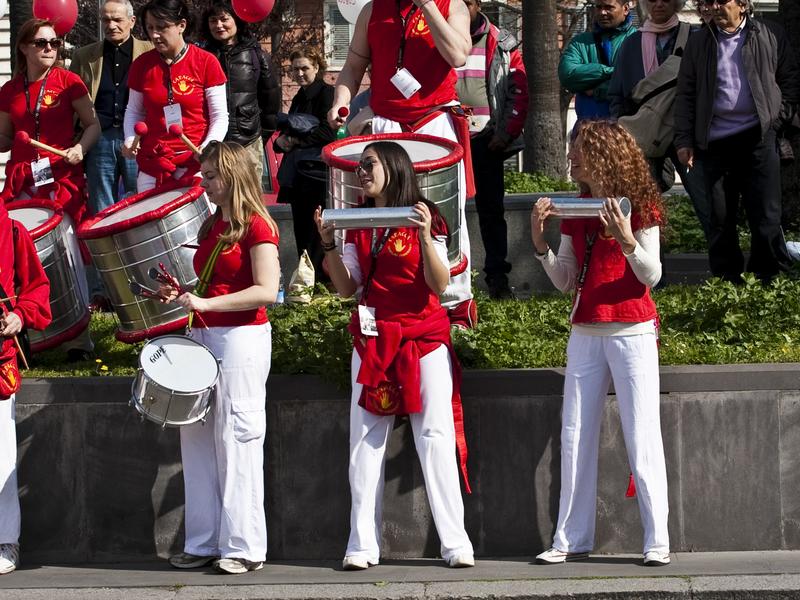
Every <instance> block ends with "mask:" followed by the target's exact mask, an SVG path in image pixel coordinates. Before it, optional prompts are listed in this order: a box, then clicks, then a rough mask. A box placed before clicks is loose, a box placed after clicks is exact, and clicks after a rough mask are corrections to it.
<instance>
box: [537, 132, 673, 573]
mask: <svg viewBox="0 0 800 600" xmlns="http://www.w3.org/2000/svg"><path fill="white" fill-rule="evenodd" d="M569 158H570V161H571V171H570V174H571V175H572V177H573V179H575V180H576V181H577V182H578V183H579V184H580V185H581V186H582V187H584V188H586V189H587V190H588V192H589V194H590V195H591V196H592V197H596V198H607V197H610V198H608V199H607V200H606V201H605V205H604V208H603V209H602V210H601V211H600V212H599V214H598V217H599V218H593V219H574V220H565V221H563V222H562V224H561V242H560V244H559V247H558V255H556V254H554V253H553V251H552V250H550V247H549V246H548V244H547V240H546V239H545V237H544V223H545V221H546V220H547V219H548V218H549V217H550V216H551V215H557V212H554V210H553V205H552V203H551V201H550V199H548V198H541V199H539V200H538V201H537V202H536V205H535V206H534V208H533V212H532V213H531V230H532V233H531V237H532V240H533V244H534V247H535V249H536V256H537V258H538V259H539V260H540V261H541V262H542V266H543V267H544V270H545V272H547V275H548V276H549V277H550V279H551V280H552V281H553V284H554V285H555V286H556V287H557V288H558V289H559V290H561V291H562V292H574V298H575V299H574V302H573V309H572V314H571V315H570V321H572V333H571V334H570V338H569V344H568V345H567V370H566V373H565V374H564V409H563V417H562V427H561V500H560V503H559V509H558V525H557V526H556V532H555V536H554V538H553V546H552V548H550V549H549V550H546V551H544V552H542V553H541V554H539V555H538V556H537V557H536V559H537V562H538V563H541V564H555V563H563V562H565V561H568V560H578V559H583V558H587V556H588V553H589V552H590V551H591V550H592V549H593V547H594V539H595V519H596V512H597V511H596V503H597V458H598V444H599V441H600V424H601V421H602V418H603V407H604V405H605V400H606V396H607V395H608V387H609V384H610V383H611V381H613V382H614V393H615V394H616V397H617V405H618V407H619V415H620V420H621V421H622V431H623V433H624V436H625V446H626V448H627V450H628V459H629V461H630V466H631V471H632V476H633V480H634V482H635V487H636V488H637V489H638V490H639V492H638V494H637V495H638V500H639V512H640V514H641V518H642V526H643V529H644V565H645V566H663V565H666V564H668V563H669V561H670V557H669V532H668V530H667V515H668V512H669V507H668V502H667V500H668V498H667V471H666V466H665V462H664V445H663V443H662V441H661V422H660V416H659V404H660V395H659V371H658V347H657V326H658V313H657V312H656V305H655V303H654V302H653V299H652V298H651V297H650V288H651V287H652V286H654V285H656V284H657V283H658V281H659V279H660V278H661V262H660V259H659V224H660V223H661V222H662V220H663V219H662V214H663V206H662V204H661V194H660V193H659V191H658V188H657V187H656V183H655V181H654V180H653V177H652V176H651V175H650V169H649V168H648V166H647V161H646V159H645V157H644V155H643V154H642V151H641V149H640V148H639V146H638V145H637V143H636V140H634V139H633V137H631V135H630V134H629V133H628V132H627V131H625V129H624V128H623V127H621V126H620V125H618V124H617V123H611V122H607V121H583V122H582V123H580V124H579V125H578V126H577V137H576V138H575V141H574V143H573V144H572V146H571V148H570V154H569ZM619 196H627V197H629V198H630V200H631V204H632V211H631V214H630V215H628V216H625V215H624V214H623V212H622V211H621V209H620V206H619V203H618V202H617V200H616V199H614V198H615V197H619Z"/></svg>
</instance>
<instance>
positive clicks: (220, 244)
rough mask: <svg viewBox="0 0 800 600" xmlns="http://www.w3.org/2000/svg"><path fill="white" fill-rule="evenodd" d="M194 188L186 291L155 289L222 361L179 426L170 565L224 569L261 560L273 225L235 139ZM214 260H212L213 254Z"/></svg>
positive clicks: (205, 163) (205, 165) (208, 158)
mask: <svg viewBox="0 0 800 600" xmlns="http://www.w3.org/2000/svg"><path fill="white" fill-rule="evenodd" d="M200 169H201V172H202V174H203V181H202V184H201V185H202V186H203V187H204V188H205V191H206V194H208V198H209V200H210V201H211V202H212V203H213V204H215V205H216V206H217V210H216V212H215V213H214V214H213V215H212V216H210V217H209V218H208V219H207V220H206V222H205V223H204V224H203V226H202V227H201V229H200V233H199V235H198V239H199V244H200V247H199V248H198V250H197V253H196V254H195V257H194V268H195V271H196V272H197V273H198V275H199V277H200V280H199V283H198V286H197V287H196V288H195V290H194V291H193V292H183V293H179V290H176V289H175V288H173V287H170V286H166V285H164V286H161V289H160V294H161V295H162V297H164V298H165V300H164V301H166V302H169V301H175V302H177V303H178V304H180V305H181V306H183V307H184V308H186V309H187V310H190V311H193V313H194V318H193V323H194V328H193V329H192V331H191V336H192V338H193V339H195V340H196V341H198V342H200V343H202V344H205V345H206V346H207V347H208V348H209V349H210V350H211V352H212V353H213V354H214V356H216V358H217V359H219V360H220V361H221V363H220V377H219V381H218V383H217V394H216V400H215V402H214V404H213V406H212V409H211V412H210V413H209V417H208V419H207V422H206V423H205V425H204V424H202V423H195V424H192V425H186V426H184V427H181V431H180V435H181V456H182V459H183V474H184V482H185V488H186V542H185V545H184V551H183V552H181V553H180V554H177V555H175V556H173V557H172V558H170V564H171V565H172V566H173V567H176V568H178V569H191V568H195V567H202V566H205V565H208V564H210V563H212V562H214V563H215V566H216V568H217V569H218V570H219V571H221V572H223V573H245V572H247V571H255V570H258V569H260V568H261V567H262V566H263V562H264V559H265V558H266V553H267V525H266V520H265V515H264V437H265V435H266V427H267V422H266V410H265V402H266V382H267V375H268V374H269V368H270V355H271V348H272V337H271V328H270V324H269V321H268V319H267V312H266V309H265V308H264V307H265V305H267V304H271V303H273V302H275V299H276V297H277V294H278V279H279V273H280V267H279V265H278V227H277V225H276V224H275V221H273V219H272V218H271V217H270V216H269V214H268V213H267V211H266V210H265V209H264V206H263V204H262V202H261V182H260V181H258V179H257V178H256V174H255V170H254V169H253V167H252V162H251V161H250V155H249V154H248V152H247V151H246V150H245V149H244V148H242V146H240V145H239V144H234V143H220V142H212V143H211V144H209V145H208V146H207V147H206V149H205V150H204V151H203V154H202V156H201V157H200ZM214 257H216V258H214Z"/></svg>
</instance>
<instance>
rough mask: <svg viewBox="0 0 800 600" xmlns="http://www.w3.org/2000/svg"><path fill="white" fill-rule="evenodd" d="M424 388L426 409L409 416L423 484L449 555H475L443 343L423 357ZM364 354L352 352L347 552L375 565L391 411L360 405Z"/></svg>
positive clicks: (443, 548)
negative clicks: (466, 518) (387, 413)
mask: <svg viewBox="0 0 800 600" xmlns="http://www.w3.org/2000/svg"><path fill="white" fill-rule="evenodd" d="M419 362H420V393H421V394H422V412H420V413H416V414H412V415H409V419H410V421H411V429H412V431H413V433H414V444H415V446H416V448H417V455H418V456H419V462H420V464H421V466H422V473H423V475H424V476H425V488H426V490H427V492H428V502H430V505H431V513H432V514H433V521H434V523H435V524H436V531H437V532H438V533H439V540H440V541H441V554H442V558H444V559H445V560H447V559H449V558H451V557H453V556H456V555H459V554H470V555H471V554H472V553H473V550H472V543H471V542H470V541H469V537H468V536H467V532H466V530H465V529H464V502H463V500H462V498H461V484H460V482H459V479H458V477H459V476H458V465H457V462H456V435H455V427H454V425H453V405H452V402H451V396H452V391H453V382H452V377H450V373H451V372H452V365H451V363H450V354H449V352H448V351H447V348H446V347H445V346H441V347H439V348H437V349H436V350H434V351H433V352H431V353H429V354H427V355H425V356H424V357H422V359H421V360H420V361H419ZM360 367H361V359H360V358H359V356H358V352H356V351H355V350H354V351H353V359H352V363H351V379H352V385H353V394H352V398H351V404H350V495H351V497H352V504H351V507H350V539H349V540H348V542H347V551H346V553H345V555H346V556H359V557H364V558H366V559H367V560H368V561H369V562H371V563H373V564H377V563H378V561H379V559H380V539H381V516H382V509H383V506H382V504H383V502H382V501H383V484H384V465H385V462H386V445H387V442H388V440H389V434H390V433H391V431H392V427H393V425H394V417H393V416H386V417H384V416H379V415H375V414H373V413H371V412H368V411H366V410H364V409H363V408H361V407H360V406H359V405H358V399H359V397H360V396H361V388H362V386H361V384H359V383H356V377H357V375H358V370H359V368H360Z"/></svg>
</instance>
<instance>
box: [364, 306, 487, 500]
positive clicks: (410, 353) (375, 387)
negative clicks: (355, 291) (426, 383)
mask: <svg viewBox="0 0 800 600" xmlns="http://www.w3.org/2000/svg"><path fill="white" fill-rule="evenodd" d="M376 325H377V329H378V335H377V336H365V335H362V333H361V327H360V325H359V318H358V311H354V312H353V316H352V318H351V319H350V327H349V331H350V333H352V334H353V338H354V343H355V348H356V351H357V352H358V355H359V357H360V358H361V368H360V369H359V371H358V376H357V377H356V381H357V382H358V383H360V384H361V385H362V386H363V388H362V390H361V397H360V398H359V401H358V404H359V406H361V407H362V408H364V409H365V410H368V411H369V412H371V413H374V414H377V415H407V414H411V413H418V412H420V411H421V410H422V399H421V397H420V369H419V361H420V358H422V357H423V356H425V355H426V354H428V353H430V352H433V351H434V350H436V349H437V348H438V347H439V346H441V345H445V346H446V347H447V349H448V351H449V352H450V360H451V363H452V365H453V373H452V376H453V395H452V398H451V402H452V405H453V422H454V425H455V432H456V448H457V449H458V456H459V467H460V469H461V474H462V476H463V477H464V486H465V489H466V491H467V493H471V492H472V490H471V489H470V486H469V479H468V478H467V443H466V438H465V436H464V413H463V409H462V406H461V365H460V363H459V362H458V358H457V357H456V355H455V352H454V350H453V345H452V342H451V340H450V321H449V319H448V318H447V311H446V310H445V309H444V308H442V309H440V310H437V311H436V312H434V313H433V314H431V315H430V316H429V317H428V318H427V319H424V320H422V321H419V322H417V323H414V324H412V325H408V326H405V327H404V326H402V325H400V323H397V322H396V321H385V320H378V321H377V322H376Z"/></svg>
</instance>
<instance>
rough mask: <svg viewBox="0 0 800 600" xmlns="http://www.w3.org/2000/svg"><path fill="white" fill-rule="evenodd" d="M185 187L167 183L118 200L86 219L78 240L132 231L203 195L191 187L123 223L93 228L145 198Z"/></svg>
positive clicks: (82, 224)
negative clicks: (172, 198)
mask: <svg viewBox="0 0 800 600" xmlns="http://www.w3.org/2000/svg"><path fill="white" fill-rule="evenodd" d="M185 187H186V185H181V184H180V183H178V182H175V183H169V184H167V185H163V186H161V187H159V188H155V189H152V190H147V191H146V192H142V193H141V194H135V195H133V196H130V197H129V198H125V199H124V200H120V201H119V202H117V203H116V204H112V205H111V206H109V207H108V208H105V209H103V210H102V211H100V212H99V213H97V214H96V215H95V216H93V217H89V218H88V219H86V220H84V222H83V223H81V226H80V227H79V228H78V238H79V239H82V240H95V239H98V238H104V237H109V236H111V235H114V234H116V233H121V232H123V231H128V230H130V229H133V228H134V227H138V226H139V225H144V224H145V223H150V222H151V221H156V220H158V219H162V218H164V217H166V216H167V215H169V214H170V213H172V212H173V211H174V210H175V209H176V208H180V207H181V206H184V205H186V204H189V203H190V202H194V201H196V200H197V199H198V198H200V196H202V195H203V192H204V190H203V188H202V187H200V186H199V185H196V184H195V185H192V186H189V187H188V188H187V189H186V192H184V193H183V194H181V195H180V196H178V197H177V198H175V199H174V200H170V201H169V202H167V203H166V204H163V205H162V206H160V207H158V208H156V209H153V210H151V211H150V212H146V213H144V214H141V215H136V216H135V217H131V218H130V219H125V220H124V221H119V222H117V223H114V224H112V225H105V226H101V227H94V228H93V226H94V225H95V224H97V223H98V222H100V221H102V220H103V219H105V218H106V217H108V216H110V215H113V214H115V213H117V212H119V211H121V210H123V209H125V208H127V207H129V206H132V205H133V204H136V203H137V202H141V201H142V200H146V199H147V198H151V197H153V196H157V195H158V194H163V193H166V192H171V191H173V190H177V189H180V188H185Z"/></svg>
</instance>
